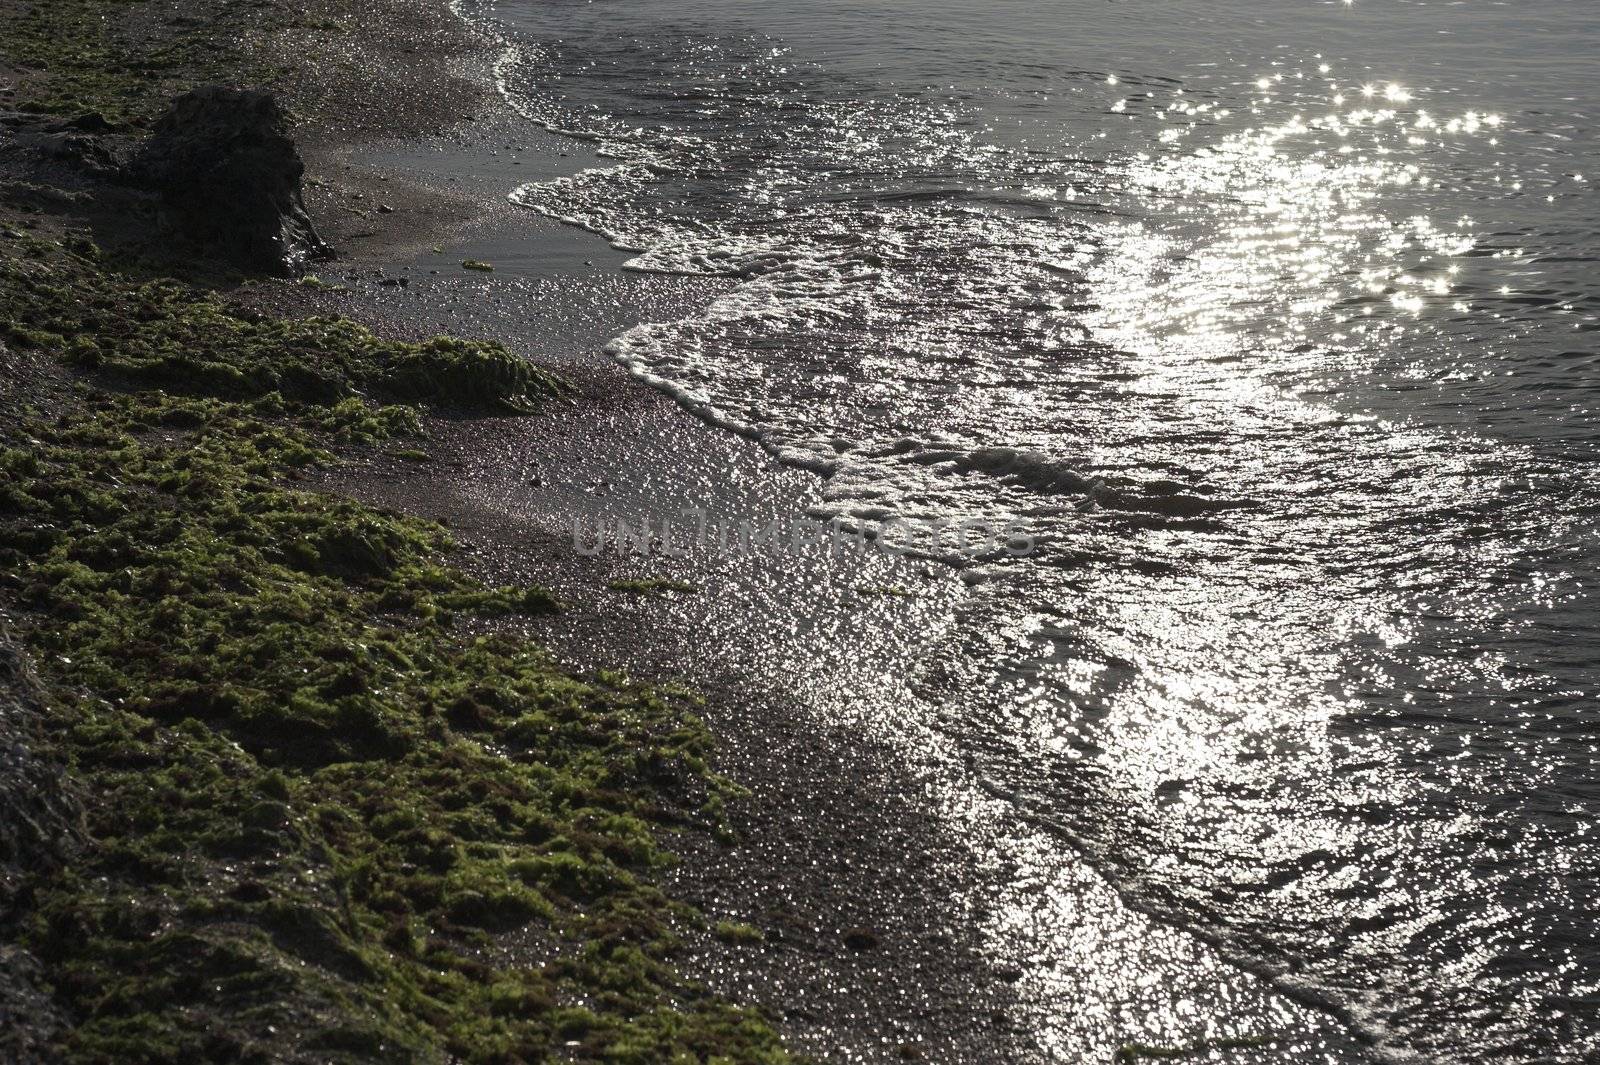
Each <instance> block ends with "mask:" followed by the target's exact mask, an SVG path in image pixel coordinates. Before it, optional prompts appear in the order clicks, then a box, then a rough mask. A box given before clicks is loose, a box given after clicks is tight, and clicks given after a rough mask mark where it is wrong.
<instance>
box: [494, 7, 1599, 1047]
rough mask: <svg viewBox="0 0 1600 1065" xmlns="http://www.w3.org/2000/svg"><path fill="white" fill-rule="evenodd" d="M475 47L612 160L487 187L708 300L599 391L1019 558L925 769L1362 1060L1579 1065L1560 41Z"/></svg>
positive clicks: (1584, 628)
mask: <svg viewBox="0 0 1600 1065" xmlns="http://www.w3.org/2000/svg"><path fill="white" fill-rule="evenodd" d="M481 7H482V10H483V11H484V12H485V13H487V14H488V15H491V16H492V17H494V18H496V19H498V20H500V22H501V23H502V24H503V25H504V26H505V27H507V29H508V33H509V35H510V40H511V42H512V44H513V47H512V48H511V49H510V50H509V51H508V53H507V56H506V58H505V60H504V61H503V62H502V65H501V75H502V77H503V80H504V84H505V87H506V89H507V91H508V92H509V93H510V94H511V96H512V98H513V99H514V100H515V101H517V102H518V104H519V106H521V107H523V108H524V109H525V110H526V111H527V113H528V114H530V115H531V116H532V117H534V118H536V119H538V120H539V121H541V122H544V123H546V124H548V125H549V126H550V127H551V128H553V129H556V130H558V131H564V132H567V133H570V134H573V135H575V136H582V137H585V138H587V139H590V140H592V141H595V142H596V143H597V144H598V145H599V146H600V147H601V149H602V150H603V151H604V152H605V154H606V155H607V156H608V157H610V158H611V159H612V160H613V161H614V165H611V166H607V167H602V168H597V169H594V170H590V171H586V172H584V173H582V174H579V175H578V176H576V177H574V178H571V179H566V180H561V181H557V182H553V183H549V184H543V185H537V186H529V187H526V188H524V189H521V190H519V191H518V192H517V194H516V198H517V199H518V200H519V201H520V202H522V203H525V204H527V205H528V206H530V207H532V208H534V209H537V210H539V211H543V212H545V213H548V214H550V215H553V216H555V217H559V218H563V219H566V220H568V221H572V222H574V223H577V224H581V225H584V226H587V227H589V228H591V229H594V230H596V231H597V232H600V233H603V234H605V235H606V236H608V237H610V238H611V239H613V240H614V241H616V242H617V243H618V244H619V245H621V246H625V247H628V248H631V249H635V250H637V251H638V257H637V258H636V259H635V260H634V262H633V264H632V265H633V266H635V267H637V268H639V269H650V270H663V271H677V272H691V273H702V272H703V273H716V274H722V275H726V276H729V277H733V278H736V279H738V280H739V284H738V285H737V286H735V287H734V288H733V290H732V291H731V293H730V294H729V295H727V296H725V297H723V298H721V299H720V300H718V301H717V302H716V303H715V304H714V305H713V306H711V307H710V308H709V309H708V310H707V311H706V313H704V314H703V315H700V316H697V317H694V318H691V319H687V320H684V321H677V322H667V323H651V324H644V325H641V326H639V327H638V328H635V329H633V330H632V331H630V332H629V333H627V334H626V335H624V336H622V337H619V338H618V339H617V340H616V341H615V342H614V344H613V351H614V353H615V354H616V356H617V357H618V358H619V359H621V360H623V361H624V362H625V363H626V364H627V365H628V366H629V367H630V369H632V370H633V372H635V373H636V374H638V375H639V376H641V377H643V378H645V379H646V380H649V381H651V382H652V383H654V384H656V385H658V386H660V387H663V388H666V389H668V390H669V391H671V392H672V393H673V394H674V395H676V396H677V397H678V398H679V399H680V401H682V402H683V403H684V404H685V405H686V406H688V407H689V408H690V409H692V410H695V411H696V412H698V413H699V414H701V415H702V416H704V417H707V418H710V419H712V420H713V421H715V422H717V423H718V424H722V425H725V426H727V427H729V428H731V429H733V430H735V431H738V432H741V433H744V434H746V435H748V436H751V437H753V438H755V439H758V440H759V441H760V442H761V443H762V445H763V446H765V447H766V448H768V449H769V450H770V451H772V452H773V453H774V454H775V455H777V456H778V457H780V458H782V459H784V460H785V461H788V462H791V463H794V464H798V465H802V466H805V467H807V468H810V469H814V470H816V471H818V473H819V474H822V475H823V476H825V477H826V478H827V480H826V487H825V492H824V504H823V506H822V508H821V513H822V514H823V515H824V516H834V515H837V516H842V517H844V518H846V519H847V520H849V521H850V522H852V523H856V524H859V525H863V526H866V527H869V528H870V527H873V526H875V525H878V524H879V523H882V522H884V521H885V520H887V519H889V518H891V517H897V516H898V517H916V518H931V519H951V520H961V519H979V520H983V521H985V522H989V523H992V524H996V525H1000V524H1004V523H1006V522H1009V521H1020V522H1023V523H1024V524H1025V525H1026V526H1027V527H1028V528H1029V529H1031V530H1032V531H1033V532H1034V533H1035V535H1036V538H1037V542H1038V551H1037V552H1036V553H1035V554H1034V555H1033V556H1031V557H1028V558H1023V559H1013V558H1009V557H995V558H991V559H984V560H979V561H978V562H976V563H974V562H972V561H970V560H968V561H967V562H965V563H964V564H965V565H966V567H967V568H966V571H965V574H964V575H965V576H966V577H967V578H968V580H969V581H970V582H971V583H972V585H973V587H972V590H971V592H970V594H968V595H967V596H966V597H965V599H964V600H963V604H962V606H961V608H960V609H961V617H960V620H959V624H958V625H956V626H955V627H954V629H953V630H952V631H953V632H954V635H953V636H950V637H948V642H947V643H945V644H944V645H941V646H937V647H932V648H930V651H929V656H928V660H929V665H928V667H927V670H926V674H925V675H924V676H921V677H919V678H917V683H918V685H919V687H920V688H921V690H922V691H923V692H925V693H926V695H927V697H928V698H929V699H930V700H931V701H932V702H934V703H936V704H937V705H939V706H940V707H941V708H942V709H941V713H940V715H939V718H938V720H937V722H935V723H934V725H935V727H936V728H937V730H938V734H939V735H940V736H941V737H942V740H941V742H947V743H948V744H950V745H951V747H952V749H955V750H958V751H960V752H961V753H962V756H963V757H965V758H967V759H968V760H970V761H971V762H972V763H973V764H975V765H976V766H978V767H979V768H980V770H981V772H982V773H983V775H984V776H985V778H986V779H988V780H990V781H992V782H993V784H994V786H995V788H996V789H997V790H998V791H1000V792H1002V793H1004V794H1007V795H1009V796H1012V797H1014V800H1015V802H1017V803H1018V804H1019V805H1020V806H1021V807H1022V808H1023V809H1025V810H1027V811H1029V812H1030V813H1032V814H1034V815H1037V816H1039V817H1041V818H1044V819H1047V820H1048V821H1050V822H1051V823H1055V824H1058V825H1060V826H1061V828H1062V830H1063V833H1064V834H1065V835H1066V836H1067V837H1069V838H1071V839H1072V840H1074V841H1075V843H1076V844H1077V845H1078V846H1079V847H1081V848H1083V849H1084V850H1085V851H1086V852H1087V853H1088V854H1089V855H1090V856H1091V858H1092V860H1093V862H1094V863H1095V865H1096V867H1097V868H1099V869H1101V870H1102V871H1103V872H1105V873H1106V874H1107V875H1108V876H1110V877H1111V878H1112V880H1113V881H1114V882H1115V883H1116V884H1117V885H1118V886H1119V887H1120V888H1121V889H1122V890H1123V891H1124V892H1125V893H1126V894H1127V895H1128V897H1129V898H1131V899H1133V900H1135V901H1136V902H1137V904H1138V905H1139V906H1140V907H1141V908H1143V909H1146V910H1147V911H1149V912H1152V913H1154V914H1157V915H1159V916H1160V917H1161V918H1162V919H1164V920H1167V921H1170V922H1172V923H1174V924H1176V925H1178V926H1180V927H1182V928H1185V929H1189V930H1191V931H1192V932H1194V933H1195V934H1197V935H1200V936H1202V937H1203V938H1205V939H1206V940H1208V941H1210V942H1214V943H1216V944H1218V945H1219V946H1220V947H1221V948H1222V949H1223V950H1224V952H1225V953H1226V954H1227V956H1229V957H1230V958H1233V959H1235V960H1236V961H1237V962H1238V963H1239V964H1242V965H1246V966H1248V967H1249V968H1251V969H1252V971H1256V972H1260V973H1264V974H1269V975H1270V976H1272V978H1273V979H1274V980H1275V982H1276V983H1277V984H1278V986H1280V987H1282V988H1285V989H1288V990H1290V991H1292V992H1294V993H1295V994H1297V995H1299V996H1301V997H1303V998H1304V999H1306V1000H1308V1001H1314V1002H1317V1003H1321V1004H1325V1005H1327V1006H1329V1007H1331V1008H1333V1009H1334V1010H1336V1011H1337V1012H1338V1013H1339V1014H1340V1015H1341V1016H1343V1017H1344V1018H1346V1020H1347V1021H1348V1022H1349V1023H1350V1024H1352V1025H1353V1026H1354V1027H1355V1028H1356V1029H1357V1030H1359V1031H1360V1032H1361V1033H1362V1034H1363V1035H1364V1036H1365V1037H1366V1038H1369V1039H1371V1040H1374V1041H1376V1042H1377V1044H1378V1045H1379V1047H1380V1048H1382V1049H1383V1050H1384V1052H1385V1053H1388V1054H1392V1055H1394V1056H1396V1057H1406V1056H1412V1057H1414V1058H1415V1059H1417V1060H1428V1061H1468V1060H1484V1059H1488V1060H1496V1061H1516V1062H1535V1061H1560V1062H1579V1061H1586V1060H1596V1057H1595V1056H1596V1055H1600V1020H1597V1018H1600V944H1597V939H1600V932H1597V918H1596V916H1595V915H1596V912H1597V910H1600V890H1597V874H1600V854H1597V850H1596V831H1595V823H1596V820H1595V819H1596V813H1597V809H1600V784H1597V782H1596V769H1597V761H1600V759H1597V743H1600V709H1597V703H1596V699H1597V692H1600V610H1597V607H1596V604H1595V602H1594V600H1593V598H1592V590H1593V589H1594V587H1595V585H1596V581H1597V580H1600V574H1597V561H1600V554H1597V550H1596V542H1595V521H1596V513H1597V510H1600V489H1597V487H1596V484H1595V478H1594V476H1593V473H1594V470H1595V465H1594V460H1595V456H1596V443H1597V430H1600V421H1597V414H1600V345H1597V340H1596V332H1595V331H1596V329H1597V328H1600V325H1597V323H1600V277H1597V273H1596V264H1597V262H1600V200H1597V197H1596V194H1595V191H1594V185H1593V183H1592V182H1593V181H1600V143H1597V141H1596V115H1597V111H1600V59H1597V58H1596V57H1597V56H1600V5H1597V4H1595V3H1593V2H1592V0H1522V2H1518V3H1491V2H1458V3H1424V2H1418V0H1358V2H1356V3H1344V2H1335V3H1322V2H1316V0H1121V2H1112V0H1059V2H1056V3H1050V4H1039V3H1033V4H1024V3H1020V2H1014V0H997V2H989V3H979V2H975V0H974V2H965V3H956V2H952V0H916V2H911V0H858V2H851V3H846V2H843V0H812V2H798V0H797V2H792V3H767V4H750V3H748V2H739V0H677V2H674V3H671V4H660V3H648V2H646V0H592V2H591V0H539V2H537V3H535V2H531V0H499V2H497V3H488V2H486V3H484V4H483V5H481ZM1005 922H1006V918H1005V916H1004V915H1001V916H999V917H997V918H996V930H995V931H996V934H997V935H1002V934H1004V933H1005ZM1062 934H1063V935H1067V934H1069V932H1068V931H1067V930H1065V929H1064V930H1063V932H1062ZM1063 1023H1065V1022H1063ZM1040 1039H1041V1044H1042V1045H1043V1046H1044V1047H1045V1048H1046V1050H1048V1049H1049V1047H1050V1045H1051V1034H1050V1031H1049V1024H1048V1023H1047V1020H1045V1021H1041V1031H1040Z"/></svg>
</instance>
